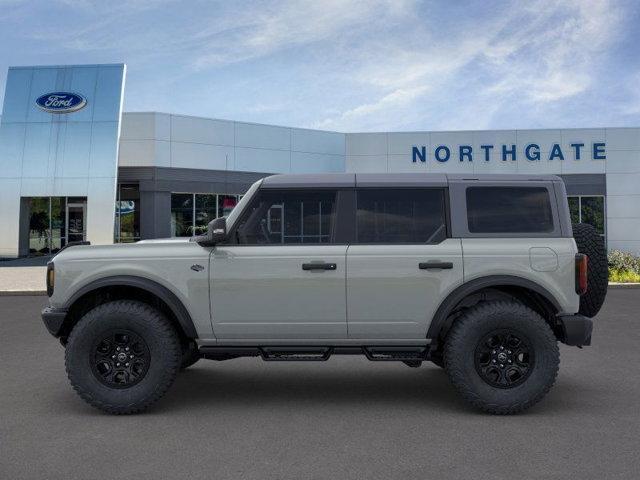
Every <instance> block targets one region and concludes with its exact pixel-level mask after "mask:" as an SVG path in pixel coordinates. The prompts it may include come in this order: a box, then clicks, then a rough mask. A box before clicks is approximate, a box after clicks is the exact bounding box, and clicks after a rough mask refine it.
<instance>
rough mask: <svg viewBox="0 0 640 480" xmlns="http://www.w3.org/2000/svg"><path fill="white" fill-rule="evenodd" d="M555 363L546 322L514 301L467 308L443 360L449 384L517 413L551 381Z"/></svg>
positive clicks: (483, 404)
mask: <svg viewBox="0 0 640 480" xmlns="http://www.w3.org/2000/svg"><path fill="white" fill-rule="evenodd" d="M559 364H560V352H559V350H558V343H557V340H556V338H555V336H554V334H553V332H552V331H551V328H550V327H549V326H548V325H547V323H546V322H545V321H544V319H543V318H542V317H541V316H540V315H538V314H537V313H536V312H534V311H533V310H531V309H530V308H528V307H527V306H525V305H523V304H521V303H518V302H504V301H499V302H486V303H481V304H479V305H476V306H475V307H473V308H470V309H469V310H468V311H467V312H466V313H465V314H464V315H462V316H461V317H460V318H459V319H458V320H457V321H456V323H455V324H454V325H453V327H452V328H451V331H450V332H449V335H447V340H446V343H445V350H444V365H445V369H446V371H447V374H448V375H449V378H450V380H451V382H452V383H453V385H454V387H455V388H456V389H457V390H458V391H459V392H460V393H461V394H462V396H463V397H464V398H465V400H467V401H468V402H469V403H471V404H472V405H473V406H475V407H477V408H479V409H481V410H483V411H485V412H488V413H493V414H502V415H505V414H512V413H518V412H521V411H523V410H526V409H527V408H529V407H531V406H532V405H534V404H535V403H537V402H539V401H540V400H541V399H542V397H544V396H545V395H546V394H547V392H548V391H549V389H550V388H551V387H552V386H553V383H554V382H555V379H556V376H557V374H558V367H559Z"/></svg>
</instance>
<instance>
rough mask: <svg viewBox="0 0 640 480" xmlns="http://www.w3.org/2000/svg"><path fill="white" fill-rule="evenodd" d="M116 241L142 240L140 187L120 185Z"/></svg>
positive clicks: (117, 204) (117, 203)
mask: <svg viewBox="0 0 640 480" xmlns="http://www.w3.org/2000/svg"><path fill="white" fill-rule="evenodd" d="M114 232H115V241H116V242H122V243H129V242H136V241H138V240H140V190H139V189H138V185H118V199H117V200H116V226H115V230H114Z"/></svg>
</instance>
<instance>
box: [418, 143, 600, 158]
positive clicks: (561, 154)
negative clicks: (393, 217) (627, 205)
mask: <svg viewBox="0 0 640 480" xmlns="http://www.w3.org/2000/svg"><path fill="white" fill-rule="evenodd" d="M605 146H606V145H605V143H604V142H596V143H592V144H591V145H590V146H589V147H586V146H585V144H584V143H571V144H570V145H569V147H570V148H569V152H565V151H563V150H562V147H561V146H560V144H559V143H554V144H553V145H551V148H550V149H549V155H548V156H547V155H545V157H547V160H564V159H565V157H566V156H567V155H569V156H570V158H573V159H574V160H582V159H583V158H589V157H590V158H591V160H606V158H607V157H606V152H605ZM494 147H495V146H494V145H480V150H482V151H481V152H476V155H477V156H478V157H480V159H482V160H484V161H486V162H488V161H489V160H490V159H491V153H492V151H494ZM499 147H501V148H496V149H495V151H497V152H500V153H501V154H502V156H501V158H502V161H504V162H506V161H516V160H518V155H519V154H522V155H523V157H524V159H526V160H528V161H531V162H535V161H539V160H541V159H542V154H541V152H540V145H538V144H537V143H530V144H528V145H527V146H526V147H524V149H523V150H522V151H518V150H517V148H516V146H515V145H500V146H499ZM456 150H457V151H456ZM454 154H457V159H458V160H459V161H460V162H466V161H467V162H473V160H474V158H473V157H474V152H473V147H472V146H471V145H460V146H459V147H458V148H457V149H455V148H454V149H452V148H450V147H448V146H447V145H439V146H437V147H436V148H435V150H434V151H433V158H434V159H435V160H436V161H438V162H441V163H445V162H448V161H449V160H452V157H453V155H454ZM411 157H412V160H413V163H417V162H422V163H425V162H426V161H427V147H426V146H424V145H423V146H419V147H417V146H414V147H412V150H411Z"/></svg>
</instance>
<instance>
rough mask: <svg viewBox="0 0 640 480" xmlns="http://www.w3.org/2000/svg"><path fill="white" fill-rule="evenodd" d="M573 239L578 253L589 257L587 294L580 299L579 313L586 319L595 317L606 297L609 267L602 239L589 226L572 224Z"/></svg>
mask: <svg viewBox="0 0 640 480" xmlns="http://www.w3.org/2000/svg"><path fill="white" fill-rule="evenodd" d="M572 227H573V238H574V239H575V241H576V245H577V246H578V252H580V253H584V254H585V255H587V256H588V257H589V260H588V262H587V265H588V267H587V292H586V293H585V294H584V295H582V296H581V297H580V310H579V313H581V314H582V315H585V316H587V317H595V316H596V314H597V313H598V312H599V311H600V308H601V307H602V304H603V303H604V299H605V297H606V296H607V286H608V285H609V265H608V263H607V249H606V248H605V246H604V238H603V237H602V236H600V235H598V232H597V231H596V229H595V228H593V227H592V226H591V225H588V224H586V223H574V224H573V225H572Z"/></svg>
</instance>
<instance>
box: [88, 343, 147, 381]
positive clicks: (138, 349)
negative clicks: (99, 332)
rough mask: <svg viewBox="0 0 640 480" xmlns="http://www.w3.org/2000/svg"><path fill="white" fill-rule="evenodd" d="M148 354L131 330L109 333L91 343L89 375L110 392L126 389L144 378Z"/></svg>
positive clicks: (144, 345)
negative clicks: (113, 389) (116, 389)
mask: <svg viewBox="0 0 640 480" xmlns="http://www.w3.org/2000/svg"><path fill="white" fill-rule="evenodd" d="M150 361H151V354H150V353H149V347H148V346H147V344H146V343H145V341H144V340H143V339H142V338H141V337H140V336H139V335H137V334H136V333H134V332H133V331H131V330H111V331H109V332H108V333H107V334H106V335H104V336H103V337H102V338H100V339H99V340H98V341H96V342H95V344H94V347H93V351H92V354H91V367H92V371H93V374H94V375H95V376H96V378H97V379H98V380H99V381H100V382H101V383H102V384H104V385H106V386H107V387H110V388H129V387H132V386H133V385H135V384H137V383H138V382H139V381H140V380H142V379H143V378H144V376H145V375H146V373H147V371H148V370H149V364H150Z"/></svg>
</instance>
